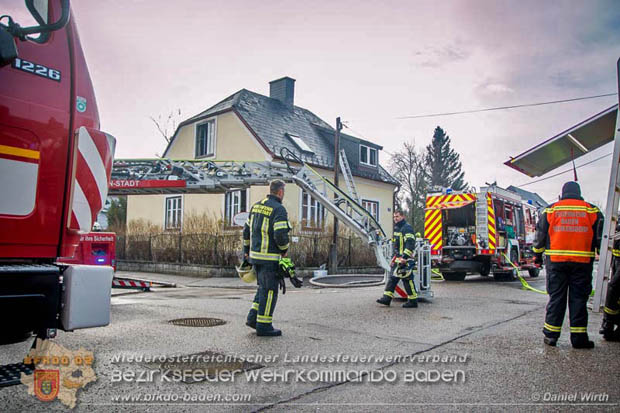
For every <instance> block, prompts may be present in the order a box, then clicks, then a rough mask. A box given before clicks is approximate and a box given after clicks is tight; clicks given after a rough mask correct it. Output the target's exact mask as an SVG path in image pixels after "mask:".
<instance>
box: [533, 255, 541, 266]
mask: <svg viewBox="0 0 620 413" xmlns="http://www.w3.org/2000/svg"><path fill="white" fill-rule="evenodd" d="M534 264H537V265H543V255H542V253H541V254H535V255H534Z"/></svg>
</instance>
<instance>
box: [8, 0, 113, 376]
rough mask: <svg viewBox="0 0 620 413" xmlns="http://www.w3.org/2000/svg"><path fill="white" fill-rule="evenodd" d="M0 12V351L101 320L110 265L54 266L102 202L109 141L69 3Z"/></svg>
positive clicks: (44, 2) (30, 4)
mask: <svg viewBox="0 0 620 413" xmlns="http://www.w3.org/2000/svg"><path fill="white" fill-rule="evenodd" d="M20 7H21V9H20ZM7 9H8V10H7ZM0 14H2V15H3V16H2V18H1V20H0V79H2V80H1V81H0V193H1V195H0V314H3V315H4V316H3V317H2V318H0V344H7V343H14V342H19V341H23V340H25V339H27V338H28V337H31V336H32V334H33V333H34V334H36V335H37V336H38V337H42V338H47V337H50V336H53V335H54V334H55V332H56V330H57V329H62V330H65V331H71V330H74V329H78V328H88V327H97V326H103V325H107V324H108V323H109V319H110V286H111V283H112V276H113V269H112V267H111V266H109V265H103V266H102V265H71V264H61V263H59V262H58V261H59V260H60V259H61V258H62V257H67V258H70V257H73V256H74V254H75V250H76V247H77V245H78V243H79V241H80V234H84V233H88V232H90V230H91V228H92V224H93V222H95V219H96V216H97V213H98V212H99V211H100V210H101V207H102V206H103V205H104V202H105V199H106V197H107V192H108V184H109V179H110V173H111V166H112V161H113V157H114V148H115V139H114V138H113V137H112V136H110V135H108V134H105V133H103V132H101V131H100V130H99V115H98V111H97V103H96V101H95V95H94V92H93V86H92V83H91V80H90V76H89V73H88V68H87V66H86V61H85V60H84V54H83V52H82V48H81V45H80V39H79V36H78V33H77V27H76V24H75V20H74V19H73V18H72V17H71V13H70V8H69V1H68V0H26V1H25V5H20V4H19V2H12V4H11V5H10V6H8V5H6V4H3V5H2V10H1V13H0ZM26 18H30V19H33V21H34V22H35V23H34V24H30V25H28V24H27V23H26V24H24V22H23V19H26ZM20 24H21V25H20ZM24 26H27V27H24ZM0 385H2V383H0Z"/></svg>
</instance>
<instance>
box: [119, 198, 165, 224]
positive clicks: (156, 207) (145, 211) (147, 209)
mask: <svg viewBox="0 0 620 413" xmlns="http://www.w3.org/2000/svg"><path fill="white" fill-rule="evenodd" d="M165 199H166V197H165V196H164V195H129V196H127V222H131V221H134V220H138V219H143V220H146V221H150V222H151V223H153V224H154V225H159V226H161V227H162V228H163V226H164V211H165V202H166V201H165Z"/></svg>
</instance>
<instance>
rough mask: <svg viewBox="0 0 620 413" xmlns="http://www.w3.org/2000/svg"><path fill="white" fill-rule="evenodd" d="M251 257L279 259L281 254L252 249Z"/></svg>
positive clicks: (268, 259) (267, 259)
mask: <svg viewBox="0 0 620 413" xmlns="http://www.w3.org/2000/svg"><path fill="white" fill-rule="evenodd" d="M250 258H256V259H257V260H266V261H279V260H280V254H270V253H261V252H256V251H250Z"/></svg>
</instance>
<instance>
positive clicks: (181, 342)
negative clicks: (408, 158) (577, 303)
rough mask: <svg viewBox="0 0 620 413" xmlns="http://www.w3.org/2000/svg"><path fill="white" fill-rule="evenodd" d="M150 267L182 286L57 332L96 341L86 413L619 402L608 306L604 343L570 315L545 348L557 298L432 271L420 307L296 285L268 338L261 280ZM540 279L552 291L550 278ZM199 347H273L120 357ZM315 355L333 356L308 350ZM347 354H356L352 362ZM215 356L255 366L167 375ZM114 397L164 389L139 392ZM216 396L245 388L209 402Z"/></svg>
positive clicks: (593, 318) (6, 354)
mask: <svg viewBox="0 0 620 413" xmlns="http://www.w3.org/2000/svg"><path fill="white" fill-rule="evenodd" d="M142 276H143V277H144V278H151V279H156V278H157V279H160V280H167V281H171V282H175V283H177V284H178V285H179V286H180V287H179V288H176V289H156V290H155V291H153V292H150V293H137V294H120V295H116V296H115V297H113V308H112V323H111V325H110V326H108V327H105V328H99V329H90V330H83V331H78V332H75V333H70V334H69V333H60V334H59V337H58V338H57V339H56V342H57V343H59V344H62V345H63V346H65V347H67V348H70V349H74V350H75V349H78V348H79V347H85V348H86V349H88V350H93V351H94V353H95V357H96V364H95V370H96V372H97V375H98V380H97V382H95V383H92V384H90V385H89V386H88V387H87V388H86V389H83V390H79V397H78V399H79V401H78V406H77V407H76V409H75V411H77V412H93V411H95V412H98V411H105V412H110V411H149V412H160V411H161V412H168V411H230V410H232V411H256V410H267V411H291V410H295V411H315V410H323V411H339V412H340V411H356V412H357V411H377V410H380V409H381V410H384V409H388V408H389V409H390V410H394V411H412V410H422V409H424V410H431V411H452V410H465V411H472V410H474V411H489V410H491V411H496V410H502V411H539V410H556V411H566V410H585V409H588V410H601V411H618V408H619V403H620V386H619V385H618V382H619V379H620V374H619V372H620V362H619V360H618V357H619V356H620V344H618V343H607V342H605V341H603V340H602V339H601V338H600V336H599V335H598V334H597V330H598V327H599V325H600V320H601V316H600V315H599V314H591V315H590V326H589V333H590V336H591V337H592V338H593V339H594V340H595V342H596V345H597V347H596V348H595V349H594V350H590V351H588V350H574V349H572V348H571V346H570V344H569V342H568V335H569V334H568V331H567V327H568V325H565V330H564V332H563V336H562V338H561V339H560V342H559V346H558V347H557V348H549V347H546V346H544V345H543V343H542V333H541V326H542V323H543V316H544V306H545V303H546V296H544V295H540V294H536V293H533V292H527V291H523V290H521V289H520V284H519V282H502V283H498V282H495V281H493V280H492V279H490V278H481V277H474V278H468V279H467V280H466V281H464V282H451V283H446V282H439V283H434V284H433V287H434V289H435V295H436V298H435V300H434V302H433V303H424V304H421V305H420V307H419V308H418V309H413V310H411V309H409V310H408V309H403V308H401V307H400V305H395V304H396V303H393V305H392V306H391V307H389V308H386V307H382V306H379V305H378V304H376V303H375V302H374V301H375V299H376V298H379V296H380V295H381V288H380V287H365V288H353V289H317V288H312V287H309V286H304V288H302V289H299V290H295V289H293V288H289V289H288V292H287V294H286V296H284V297H280V299H279V300H278V305H277V311H276V314H275V317H274V318H275V322H274V324H275V325H276V326H277V327H279V328H282V330H283V331H284V335H283V336H282V337H279V338H274V339H267V338H261V337H256V336H255V335H254V334H252V331H251V330H250V329H248V328H247V327H246V326H245V325H244V320H245V315H246V313H247V310H248V306H249V302H250V301H251V299H252V296H253V294H254V291H253V290H252V289H247V288H245V289H240V288H238V287H244V285H243V284H242V283H241V282H240V281H238V280H236V279H194V278H186V277H178V276H165V275H154V274H149V275H145V274H142ZM528 280H530V281H531V282H532V285H533V286H534V287H537V288H541V289H544V278H543V277H540V278H539V279H528ZM117 294H118V293H117ZM181 317H213V318H219V319H222V320H225V321H226V322H227V323H226V324H225V325H221V326H217V327H209V328H195V327H181V326H174V325H171V324H169V323H168V321H169V320H172V319H177V318H181ZM28 346H29V344H28V343H24V344H18V345H12V346H7V347H3V351H2V353H1V354H0V363H6V362H9V361H14V360H17V359H19V358H20V357H21V356H23V354H25V353H26V351H27V349H28ZM204 352H208V353H204ZM198 353H203V354H206V355H209V356H210V355H213V354H214V353H219V354H223V355H229V356H230V355H237V356H238V357H245V358H246V359H250V358H251V357H253V356H262V357H263V359H262V360H256V359H254V360H249V361H255V362H257V363H258V364H260V365H261V366H262V367H260V366H250V365H247V363H246V364H245V365H243V364H242V363H240V362H239V360H237V362H235V363H232V364H231V360H228V363H224V365H219V367H217V366H214V365H213V364H208V363H206V361H211V360H206V361H204V360H203V362H202V363H196V362H194V363H189V362H186V363H182V360H181V362H179V363H170V362H168V363H164V364H163V365H162V364H161V363H158V362H146V361H142V362H130V361H129V360H128V359H127V358H126V359H125V360H124V361H123V360H120V359H118V358H119V357H121V356H123V355H125V356H126V357H128V356H131V355H151V356H171V355H192V354H198ZM313 356H314V357H321V356H323V357H324V358H326V360H323V362H321V361H320V360H319V361H315V360H312V359H309V360H308V359H304V357H310V358H312V357H313ZM345 356H348V357H350V358H351V359H353V358H354V357H357V359H356V360H347V361H344V360H343V358H344V357H345ZM338 357H340V360H339V361H340V362H337V361H338V360H337V359H338ZM363 357H365V359H362V358H363ZM389 357H391V358H389ZM399 357H400V358H399ZM269 358H271V359H269ZM329 358H332V360H329ZM381 358H383V359H381ZM215 361H216V362H217V360H215ZM220 361H222V360H220ZM223 361H226V360H223ZM205 363H206V364H205ZM216 367H217V368H220V369H224V368H255V369H254V370H248V371H247V372H245V373H239V374H236V375H235V376H233V377H234V382H233V383H231V382H224V380H225V379H226V377H225V376H224V374H223V373H222V374H221V375H220V376H219V377H218V378H219V379H220V381H219V382H205V381H200V382H192V380H191V379H189V380H186V381H185V382H174V380H172V381H171V382H168V381H167V377H168V376H162V375H161V374H160V373H161V372H162V371H163V372H164V375H165V374H169V373H166V370H167V369H168V370H170V369H171V370H175V369H180V370H192V371H199V372H200V371H201V370H202V371H204V369H206V368H210V369H211V370H209V371H210V372H213V369H214V368H216ZM257 367H258V368H257ZM149 371H155V372H160V373H155V374H154V376H153V378H152V380H150V379H148V377H147V376H142V378H143V379H144V378H146V381H147V382H139V383H138V382H131V381H129V380H124V381H117V380H118V379H119V377H120V375H119V372H124V373H125V374H147V372H149ZM273 372H276V373H279V374H280V375H279V376H275V381H276V382H270V379H274V377H273V376H269V375H270V374H273ZM359 372H361V376H358V373H359ZM255 373H256V374H261V375H263V376H261V377H258V378H257V379H256V380H257V382H253V381H252V376H250V377H249V378H248V376H246V374H255ZM157 374H160V375H159V376H158V375H157ZM287 375H288V376H287ZM439 375H441V376H439ZM438 376H439V377H438ZM162 379H163V380H164V381H163V382H162ZM115 380H116V381H115ZM271 381H273V380H271ZM214 395H215V396H214ZM218 395H219V396H218ZM115 397H120V398H123V397H129V398H130V397H134V398H135V397H141V398H142V399H144V398H147V399H148V398H152V399H153V398H158V399H156V400H155V402H148V401H147V402H145V401H140V402H138V401H136V400H135V399H134V400H133V401H131V400H130V399H128V400H126V401H118V400H114V398H115ZM208 397H220V398H222V397H234V398H239V397H245V398H246V400H244V401H241V402H233V403H229V402H225V401H223V400H220V401H219V402H218V403H208V402H201V401H200V399H206V398H208ZM248 397H249V400H248V399H247V398H248ZM174 398H179V399H181V400H176V401H174V400H173V399H174ZM183 398H185V399H186V400H185V401H183V400H182V399H183ZM192 399H193V400H192ZM573 399H574V400H573ZM593 399H595V402H593V401H592V400H593ZM63 408H64V406H63V405H61V404H60V403H59V402H58V401H55V402H52V403H47V404H44V403H42V402H39V401H38V400H36V399H34V398H33V397H32V396H29V395H27V393H26V390H25V387H24V386H14V387H12V388H8V389H0V411H49V410H55V409H58V410H62V409H63Z"/></svg>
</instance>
